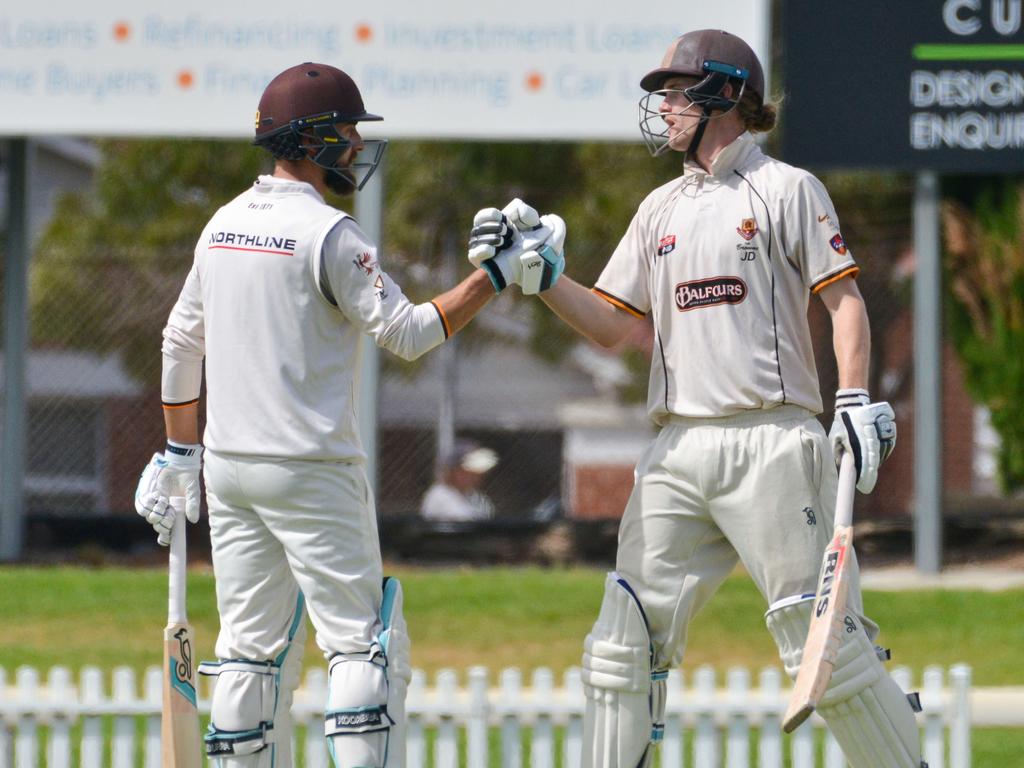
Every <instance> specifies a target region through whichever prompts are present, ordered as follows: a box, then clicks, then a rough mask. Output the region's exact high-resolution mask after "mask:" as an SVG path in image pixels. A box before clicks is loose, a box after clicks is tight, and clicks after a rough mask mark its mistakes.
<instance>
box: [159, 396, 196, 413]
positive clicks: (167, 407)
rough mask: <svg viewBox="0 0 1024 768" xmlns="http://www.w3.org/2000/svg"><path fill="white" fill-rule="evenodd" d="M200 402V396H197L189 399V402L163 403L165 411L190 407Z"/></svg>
mask: <svg viewBox="0 0 1024 768" xmlns="http://www.w3.org/2000/svg"><path fill="white" fill-rule="evenodd" d="M198 402H199V398H198V397H197V398H196V399H195V400H189V401H188V402H187V403H163V404H162V405H163V407H164V410H165V411H173V410H175V409H176V408H188V407H189V406H190V405H195V404H196V403H198Z"/></svg>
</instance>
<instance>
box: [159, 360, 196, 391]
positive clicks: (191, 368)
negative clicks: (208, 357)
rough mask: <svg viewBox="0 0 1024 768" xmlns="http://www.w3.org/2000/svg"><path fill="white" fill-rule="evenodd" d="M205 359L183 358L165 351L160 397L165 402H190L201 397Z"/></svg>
mask: <svg viewBox="0 0 1024 768" xmlns="http://www.w3.org/2000/svg"><path fill="white" fill-rule="evenodd" d="M202 381H203V360H202V358H199V360H181V359H177V358H174V357H171V356H170V355H168V354H167V353H166V352H165V353H164V365H163V374H162V376H161V382H160V399H161V400H163V402H164V403H188V402H191V401H193V400H197V399H198V398H199V389H200V386H201V385H202Z"/></svg>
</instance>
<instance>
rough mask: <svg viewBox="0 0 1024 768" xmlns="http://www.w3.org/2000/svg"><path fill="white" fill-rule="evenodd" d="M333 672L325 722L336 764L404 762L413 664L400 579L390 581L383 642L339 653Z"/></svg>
mask: <svg viewBox="0 0 1024 768" xmlns="http://www.w3.org/2000/svg"><path fill="white" fill-rule="evenodd" d="M327 674H328V681H329V682H328V690H327V712H326V715H325V718H324V728H325V733H326V735H327V739H328V749H329V751H330V754H331V758H332V760H333V761H334V765H335V767H336V768H403V767H404V765H405V693H406V689H407V687H408V683H409V679H410V678H411V676H412V670H411V667H410V657H409V635H408V633H407V631H406V625H405V619H404V617H403V616H402V588H401V585H400V584H399V582H398V580H397V579H393V578H388V579H385V581H384V599H383V602H382V605H381V632H380V634H379V635H378V638H377V642H376V643H374V644H373V645H372V646H371V648H370V650H369V651H367V652H365V653H349V654H338V655H337V656H335V657H334V658H332V659H331V662H330V664H329V666H328V671H327Z"/></svg>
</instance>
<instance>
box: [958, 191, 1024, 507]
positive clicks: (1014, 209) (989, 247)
mask: <svg viewBox="0 0 1024 768" xmlns="http://www.w3.org/2000/svg"><path fill="white" fill-rule="evenodd" d="M967 186H968V187H969V188H970V189H971V190H972V191H973V192H974V193H975V194H974V195H973V199H971V198H967V196H966V195H965V194H964V191H963V190H961V199H960V200H957V199H955V198H950V199H948V201H947V202H946V203H945V205H944V210H943V221H944V229H945V245H946V249H945V250H946V259H945V261H946V264H945V266H946V274H947V282H948V285H949V291H950V294H951V296H952V302H951V307H950V327H951V330H952V337H953V343H954V344H955V345H956V349H957V352H958V353H959V355H960V359H961V361H962V363H963V365H964V370H965V373H966V379H967V387H968V390H969V391H970V392H971V394H972V396H973V397H974V398H975V399H976V400H977V401H978V402H980V403H983V404H984V405H985V406H986V407H988V409H989V411H990V412H991V418H992V426H993V427H994V428H995V430H996V432H997V433H998V434H999V437H1000V439H1001V445H1000V448H999V454H998V459H997V465H998V471H999V479H1000V482H1001V484H1002V486H1003V488H1004V490H1006V491H1014V490H1020V489H1022V488H1024V411H1022V410H1021V407H1020V404H1021V402H1024V183H1022V182H1021V181H1020V180H1009V179H998V180H993V179H985V180H980V181H974V182H968V183H967Z"/></svg>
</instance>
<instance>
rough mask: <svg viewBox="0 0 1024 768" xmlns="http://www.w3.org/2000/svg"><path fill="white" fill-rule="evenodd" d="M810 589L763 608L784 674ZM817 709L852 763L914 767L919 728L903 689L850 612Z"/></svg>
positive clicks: (791, 671) (805, 619)
mask: <svg viewBox="0 0 1024 768" xmlns="http://www.w3.org/2000/svg"><path fill="white" fill-rule="evenodd" d="M813 602H814V595H800V596H798V597H793V598H787V599H785V600H780V601H779V602H777V603H774V604H773V605H772V606H771V607H769V609H768V612H767V613H766V614H765V621H766V623H767V624H768V631H769V632H770V633H771V635H772V638H773V639H774V640H775V644H776V645H777V646H778V648H779V656H780V658H781V659H782V663H783V665H784V666H785V668H786V674H787V675H789V676H790V677H791V678H794V679H795V678H796V674H797V671H798V670H799V669H800V659H801V657H802V654H803V644H804V641H805V640H806V638H807V630H808V628H809V626H810V619H811V607H812V605H813ZM844 624H845V627H844V631H843V633H842V637H843V644H842V645H841V646H840V647H839V653H838V654H837V656H836V664H835V668H834V669H833V671H832V679H831V680H830V681H829V685H828V688H827V689H826V690H825V694H824V696H822V698H821V701H820V702H818V707H817V711H818V714H820V715H821V716H822V717H823V718H824V719H825V722H826V723H828V727H829V729H830V730H831V731H832V735H833V736H835V738H836V741H837V742H839V746H841V747H842V748H843V754H844V755H846V759H847V760H848V761H849V763H850V765H851V766H852V768H880V766H885V767H886V768H920V767H921V765H922V764H921V745H920V733H919V732H918V729H917V720H916V719H915V717H914V711H913V709H912V708H911V706H910V703H909V702H908V701H907V697H906V695H905V694H904V693H903V691H902V690H900V687H899V686H898V685H897V684H896V682H895V681H894V680H893V679H892V678H891V677H889V673H888V672H886V670H885V667H883V666H882V662H881V661H880V660H879V658H878V653H877V651H876V649H875V646H874V645H873V644H872V643H871V641H870V640H869V639H868V636H867V634H866V633H865V632H864V628H863V627H862V626H861V624H860V621H858V620H857V619H856V618H855V617H854V616H852V615H851V614H847V615H846V616H845V617H844Z"/></svg>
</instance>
